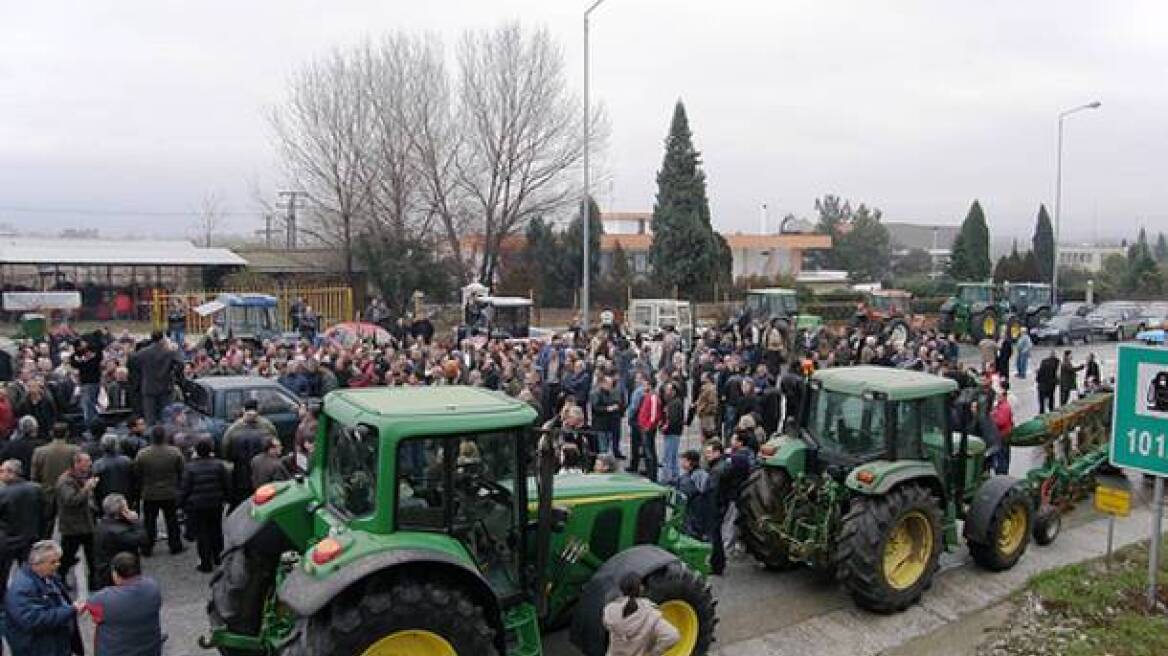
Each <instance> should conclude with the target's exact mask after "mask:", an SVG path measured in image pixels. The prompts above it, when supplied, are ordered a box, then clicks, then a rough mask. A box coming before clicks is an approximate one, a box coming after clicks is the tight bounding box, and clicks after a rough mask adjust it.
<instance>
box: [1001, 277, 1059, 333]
mask: <svg viewBox="0 0 1168 656" xmlns="http://www.w3.org/2000/svg"><path fill="white" fill-rule="evenodd" d="M1003 287H1004V289H1003V296H1004V297H1005V298H1004V299H1003V304H1004V305H1005V306H1006V312H1007V313H1006V316H1005V319H1004V324H1005V326H1006V332H1007V334H1009V335H1010V338H1011V339H1018V338H1019V337H1021V336H1022V329H1023V328H1026V329H1027V330H1034V329H1035V328H1037V327H1039V326H1041V325H1042V324H1043V322H1045V321H1046V320H1047V319H1049V318H1051V316H1053V312H1052V307H1053V306H1052V305H1051V292H1050V285H1047V284H1045V283H1036V282H1015V283H1005V284H1004V285H1003Z"/></svg>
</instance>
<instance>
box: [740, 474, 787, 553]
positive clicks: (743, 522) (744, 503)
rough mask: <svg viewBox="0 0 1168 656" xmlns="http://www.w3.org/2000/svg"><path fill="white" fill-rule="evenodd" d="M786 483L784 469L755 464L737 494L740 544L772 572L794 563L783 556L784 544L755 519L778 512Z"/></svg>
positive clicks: (784, 551)
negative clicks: (762, 527) (754, 467)
mask: <svg viewBox="0 0 1168 656" xmlns="http://www.w3.org/2000/svg"><path fill="white" fill-rule="evenodd" d="M790 485H791V479H790V477H789V476H788V475H787V472H786V471H784V470H782V469H778V468H775V467H759V468H757V469H755V470H754V471H753V472H751V473H750V476H749V477H748V478H747V479H746V483H745V484H743V486H742V490H741V492H739V494H738V534H739V537H740V538H742V544H743V546H744V547H745V548H746V552H747V553H749V554H750V555H751V556H754V558H755V559H756V560H758V562H760V563H762V564H763V565H764V566H765V567H766V568H767V569H771V570H776V571H782V570H787V569H791V568H792V567H794V566H795V565H796V563H793V562H791V560H790V559H789V558H787V550H786V548H785V545H783V544H782V543H781V542H780V541H778V540H775V539H774V538H773V537H772V536H770V535H769V534H768V533H767V532H765V531H763V530H762V529H761V528H760V526H759V522H760V521H761V520H762V518H763V517H767V516H770V517H775V516H776V515H777V514H778V513H781V512H782V509H783V496H784V495H785V494H786V492H787V490H789V488H790ZM779 519H782V518H781V517H779Z"/></svg>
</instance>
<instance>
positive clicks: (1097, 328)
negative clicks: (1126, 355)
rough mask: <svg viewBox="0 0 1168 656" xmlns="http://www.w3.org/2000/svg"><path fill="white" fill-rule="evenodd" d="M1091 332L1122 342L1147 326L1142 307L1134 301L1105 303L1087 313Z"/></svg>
mask: <svg viewBox="0 0 1168 656" xmlns="http://www.w3.org/2000/svg"><path fill="white" fill-rule="evenodd" d="M1087 322H1088V323H1090V324H1091V332H1092V333H1093V334H1095V335H1098V336H1101V337H1106V338H1108V339H1111V340H1114V341H1119V342H1122V341H1123V340H1125V339H1127V338H1128V337H1134V336H1135V334H1136V333H1138V332H1140V331H1141V330H1143V329H1144V328H1146V327H1147V324H1145V323H1144V322H1143V320H1142V317H1141V316H1140V308H1139V307H1138V306H1136V305H1134V304H1132V303H1126V302H1122V301H1112V302H1108V303H1103V304H1102V305H1100V306H1099V307H1098V308H1096V309H1095V311H1094V312H1092V313H1091V314H1089V315H1087Z"/></svg>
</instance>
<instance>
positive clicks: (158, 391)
mask: <svg viewBox="0 0 1168 656" xmlns="http://www.w3.org/2000/svg"><path fill="white" fill-rule="evenodd" d="M150 339H151V341H152V342H153V343H152V344H151V345H150V346H147V347H146V348H144V349H142V350H141V351H138V352H137V353H135V354H134V356H133V358H134V359H136V360H137V364H138V368H139V370H140V371H141V376H142V414H143V415H144V416H145V417H146V423H148V424H150V425H154V424H157V423H158V421H159V420H160V419H161V415H162V409H163V408H165V407H166V406H167V404H168V403H170V395H171V392H172V391H173V390H174V377H175V372H176V371H177V370H178V369H179V368H180V367H181V366H182V358H181V357H180V356H179V351H178V348H177V347H175V346H174V344H172V343H171V342H170V341H169V340H167V339H166V338H165V337H163V335H162V332H161V331H157V330H156V331H154V332H153V333H151V335H150Z"/></svg>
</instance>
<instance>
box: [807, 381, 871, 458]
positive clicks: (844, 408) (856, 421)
mask: <svg viewBox="0 0 1168 656" xmlns="http://www.w3.org/2000/svg"><path fill="white" fill-rule="evenodd" d="M884 426H885V424H884V402H883V401H880V400H878V399H876V398H873V397H869V396H855V395H851V394H844V393H842V392H831V391H828V390H823V389H819V390H815V391H814V392H813V396H812V399H811V425H810V428H811V435H812V436H813V437H814V438H815V439H816V441H817V442H818V443H819V447H820V449H821V450H823V451H824V452H826V454H828V455H830V454H835V455H837V456H842V457H844V458H846V459H850V460H863V459H867V458H871V457H876V456H879V455H881V454H883V453H884V451H885V442H884V437H885V430H884Z"/></svg>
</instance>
